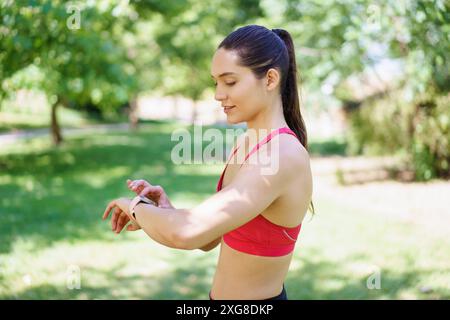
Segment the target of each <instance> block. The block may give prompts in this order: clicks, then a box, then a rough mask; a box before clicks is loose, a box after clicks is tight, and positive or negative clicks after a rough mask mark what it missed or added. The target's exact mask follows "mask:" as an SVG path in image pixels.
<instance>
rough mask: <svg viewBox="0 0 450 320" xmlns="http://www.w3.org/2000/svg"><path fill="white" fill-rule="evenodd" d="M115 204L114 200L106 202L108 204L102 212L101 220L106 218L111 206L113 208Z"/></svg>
mask: <svg viewBox="0 0 450 320" xmlns="http://www.w3.org/2000/svg"><path fill="white" fill-rule="evenodd" d="M115 205H116V203H115V200H113V201H111V202H110V203H108V206H107V207H106V209H105V212H104V213H103V218H102V219H103V220H105V219H106V218H108V216H109V212H110V211H111V209H112V208H114V206H115Z"/></svg>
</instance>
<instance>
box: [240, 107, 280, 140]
mask: <svg viewBox="0 0 450 320" xmlns="http://www.w3.org/2000/svg"><path fill="white" fill-rule="evenodd" d="M287 126H288V125H287V123H286V120H285V119H284V115H283V104H282V102H281V99H279V100H278V101H277V102H276V103H275V104H274V105H273V106H272V107H270V108H266V109H265V110H264V111H261V112H260V113H258V114H257V115H256V116H255V117H254V118H253V119H251V120H249V121H247V130H249V129H251V130H254V132H256V133H257V134H258V136H259V135H260V132H261V135H264V131H266V132H271V131H273V130H275V129H278V128H282V127H287Z"/></svg>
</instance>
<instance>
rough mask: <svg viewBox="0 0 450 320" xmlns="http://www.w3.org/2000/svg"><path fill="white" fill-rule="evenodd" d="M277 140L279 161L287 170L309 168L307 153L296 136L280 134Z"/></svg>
mask: <svg viewBox="0 0 450 320" xmlns="http://www.w3.org/2000/svg"><path fill="white" fill-rule="evenodd" d="M278 141H279V154H280V163H281V164H282V166H284V167H285V168H286V169H287V171H291V172H292V170H305V169H309V165H310V163H309V162H310V158H309V153H308V151H307V150H306V149H305V147H304V146H303V145H302V144H301V143H300V141H299V140H298V139H297V138H296V137H294V136H293V135H290V134H280V135H278Z"/></svg>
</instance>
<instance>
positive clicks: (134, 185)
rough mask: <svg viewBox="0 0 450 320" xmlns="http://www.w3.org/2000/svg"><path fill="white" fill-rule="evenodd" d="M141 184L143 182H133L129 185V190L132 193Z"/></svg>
mask: <svg viewBox="0 0 450 320" xmlns="http://www.w3.org/2000/svg"><path fill="white" fill-rule="evenodd" d="M143 184H144V180H134V181H132V182H131V183H130V185H129V188H130V189H131V190H132V191H136V189H137V188H138V187H139V186H141V185H143Z"/></svg>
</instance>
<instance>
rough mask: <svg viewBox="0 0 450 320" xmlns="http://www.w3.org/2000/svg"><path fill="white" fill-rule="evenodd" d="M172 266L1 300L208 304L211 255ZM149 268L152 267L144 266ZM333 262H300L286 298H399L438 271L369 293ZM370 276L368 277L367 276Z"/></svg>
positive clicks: (387, 278)
mask: <svg viewBox="0 0 450 320" xmlns="http://www.w3.org/2000/svg"><path fill="white" fill-rule="evenodd" d="M168 259H169V262H170V263H171V265H172V266H173V267H172V268H171V269H170V270H167V271H166V272H164V273H162V274H158V275H152V276H149V275H139V274H136V275H126V276H125V275H120V271H121V269H122V267H115V268H112V269H110V270H107V271H103V270H97V269H93V268H84V269H83V270H82V272H83V274H90V275H91V276H93V278H98V277H99V276H101V277H103V278H105V279H107V283H106V284H104V283H103V284H99V285H98V286H97V285H95V284H93V283H89V284H88V285H86V283H85V282H83V281H82V283H81V289H80V290H69V289H67V287H66V286H65V284H61V286H58V287H57V286H52V285H48V284H45V285H40V286H36V287H31V288H29V289H26V290H24V291H22V292H18V293H17V294H16V295H15V296H14V297H11V296H3V297H0V298H2V299H152V300H178V299H188V300H208V299H209V297H208V293H209V290H210V288H211V283H212V276H213V272H214V268H215V265H214V264H213V262H212V260H211V256H208V255H207V254H205V255H204V256H199V255H193V254H192V253H189V252H183V253H182V254H181V255H176V254H174V255H172V256H171V258H168ZM148 267H149V268H151V266H148ZM341 271H342V270H341V268H340V267H339V266H337V265H336V264H334V263H331V262H328V261H324V260H321V261H320V262H319V263H317V262H313V261H311V260H308V259H303V260H302V267H301V268H299V269H298V270H294V271H290V272H289V274H288V277H287V279H286V281H285V286H286V290H287V293H288V298H289V299H290V300H317V299H326V300H328V299H329V300H337V299H343V300H354V299H364V300H365V299H369V300H371V299H402V297H401V293H402V291H404V290H414V289H417V288H416V286H417V281H418V278H419V277H421V276H424V275H427V274H430V273H436V272H437V270H431V269H430V270H411V271H408V272H406V273H398V272H396V271H395V270H390V269H387V270H382V271H381V282H380V283H381V288H380V289H372V290H370V289H368V288H367V285H366V281H367V277H365V276H361V275H359V276H357V275H352V274H351V273H347V274H346V275H344V273H343V272H341ZM368 276H370V275H368ZM449 297H450V294H449V292H448V290H447V291H445V290H444V289H442V288H441V289H436V290H434V291H431V292H430V293H428V294H419V299H443V298H444V299H448V298H449Z"/></svg>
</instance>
